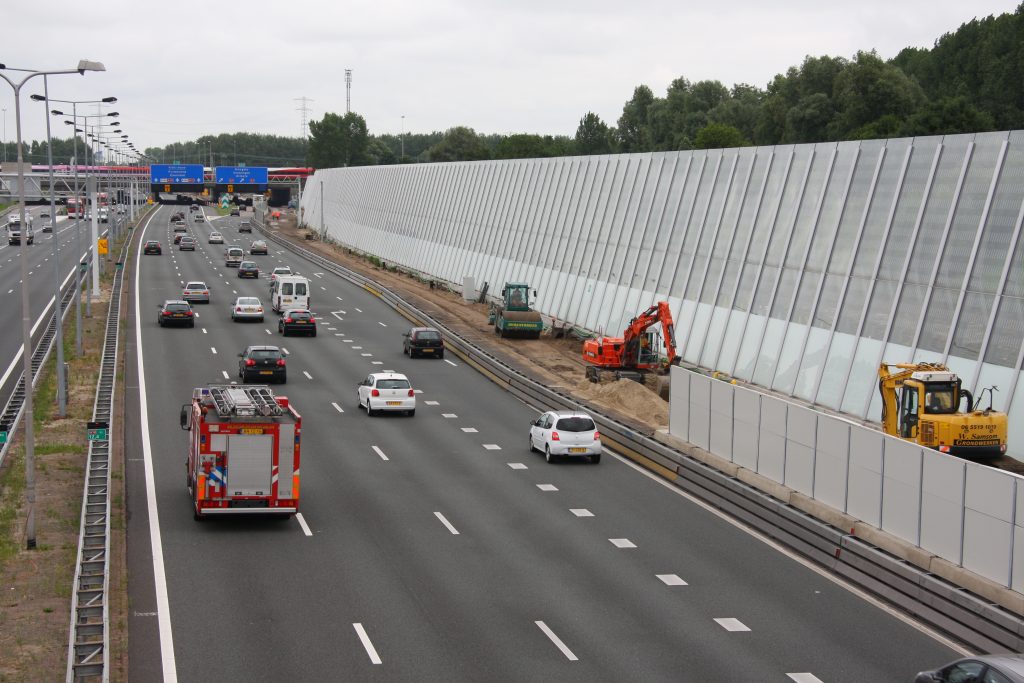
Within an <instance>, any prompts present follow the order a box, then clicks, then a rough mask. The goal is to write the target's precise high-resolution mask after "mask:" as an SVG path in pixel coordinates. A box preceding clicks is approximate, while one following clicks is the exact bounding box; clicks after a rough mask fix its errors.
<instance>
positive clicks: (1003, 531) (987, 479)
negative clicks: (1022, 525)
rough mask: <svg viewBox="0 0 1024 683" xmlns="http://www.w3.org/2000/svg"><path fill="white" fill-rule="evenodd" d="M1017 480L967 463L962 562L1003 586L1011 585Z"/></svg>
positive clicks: (1002, 473)
mask: <svg viewBox="0 0 1024 683" xmlns="http://www.w3.org/2000/svg"><path fill="white" fill-rule="evenodd" d="M1016 483H1017V482H1016V477H1013V476H1007V474H1006V473H1005V472H1000V471H999V470H994V469H992V468H990V467H986V466H984V465H978V464H976V463H967V486H966V487H965V496H964V561H963V566H964V568H966V569H970V570H971V571H973V572H975V573H977V574H981V575H982V576H984V577H986V578H989V579H992V580H993V581H998V582H999V583H1001V584H1003V585H1004V586H1009V585H1010V556H1011V555H1010V548H1011V545H1012V542H1013V526H1014V524H1013V507H1014V504H1015V502H1016V491H1015V489H1016Z"/></svg>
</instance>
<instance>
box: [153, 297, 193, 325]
mask: <svg viewBox="0 0 1024 683" xmlns="http://www.w3.org/2000/svg"><path fill="white" fill-rule="evenodd" d="M157 308H159V309H160V312H159V313H158V314H157V316H156V322H157V324H158V325H160V327H166V326H167V325H185V326H186V327H195V326H196V318H195V314H194V313H192V307H191V306H190V305H189V303H188V302H187V301H180V300H168V301H165V302H164V305H163V306H157Z"/></svg>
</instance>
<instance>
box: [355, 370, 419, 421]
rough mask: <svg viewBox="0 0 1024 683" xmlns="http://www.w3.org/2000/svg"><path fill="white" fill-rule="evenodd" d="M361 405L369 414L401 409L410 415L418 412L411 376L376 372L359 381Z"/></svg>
mask: <svg viewBox="0 0 1024 683" xmlns="http://www.w3.org/2000/svg"><path fill="white" fill-rule="evenodd" d="M357 394H358V396H359V407H360V408H366V414H367V415H371V416H372V415H376V414H377V413H378V412H379V411H401V412H404V413H405V414H406V415H408V416H409V417H412V416H413V415H415V414H416V392H415V391H413V388H412V384H410V383H409V378H408V377H406V376H405V375H402V374H399V373H397V372H374V373H371V374H370V375H368V376H367V377H366V379H364V380H363V381H362V382H360V383H359V387H358V390H357Z"/></svg>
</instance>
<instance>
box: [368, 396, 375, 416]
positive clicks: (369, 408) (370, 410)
mask: <svg viewBox="0 0 1024 683" xmlns="http://www.w3.org/2000/svg"><path fill="white" fill-rule="evenodd" d="M375 414H376V413H374V412H373V408H371V407H370V401H369V400H367V401H366V416H367V417H373V416H374V415H375Z"/></svg>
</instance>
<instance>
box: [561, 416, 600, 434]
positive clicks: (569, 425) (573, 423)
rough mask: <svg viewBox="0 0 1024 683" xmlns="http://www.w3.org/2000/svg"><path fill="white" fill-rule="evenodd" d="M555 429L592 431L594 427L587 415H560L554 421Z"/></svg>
mask: <svg viewBox="0 0 1024 683" xmlns="http://www.w3.org/2000/svg"><path fill="white" fill-rule="evenodd" d="M555 429H561V430H562V431H563V432H592V431H594V429H596V428H595V427H594V421H593V420H591V419H590V418H589V417H560V418H558V422H557V423H555Z"/></svg>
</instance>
